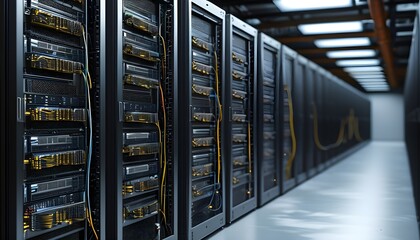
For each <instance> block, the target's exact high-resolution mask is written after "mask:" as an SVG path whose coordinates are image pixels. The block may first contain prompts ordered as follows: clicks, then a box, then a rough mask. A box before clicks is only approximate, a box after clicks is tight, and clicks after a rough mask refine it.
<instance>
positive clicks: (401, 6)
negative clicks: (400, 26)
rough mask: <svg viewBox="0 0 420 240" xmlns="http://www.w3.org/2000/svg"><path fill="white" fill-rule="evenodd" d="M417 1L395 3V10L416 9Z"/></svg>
mask: <svg viewBox="0 0 420 240" xmlns="http://www.w3.org/2000/svg"><path fill="white" fill-rule="evenodd" d="M416 10H417V3H405V4H397V12H405V11H416Z"/></svg>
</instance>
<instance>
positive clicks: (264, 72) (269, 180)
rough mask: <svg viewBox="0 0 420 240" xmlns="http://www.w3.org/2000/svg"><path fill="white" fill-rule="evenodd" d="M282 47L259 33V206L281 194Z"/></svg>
mask: <svg viewBox="0 0 420 240" xmlns="http://www.w3.org/2000/svg"><path fill="white" fill-rule="evenodd" d="M280 59H281V45H280V43H279V42H277V41H276V40H274V39H272V38H271V37H269V36H267V35H265V34H264V33H260V34H259V42H258V79H257V91H258V93H257V95H258V96H257V97H258V109H257V114H258V120H257V124H258V129H257V134H258V138H257V139H258V140H257V142H258V143H257V154H258V157H257V162H258V205H259V206H262V205H264V204H265V203H267V202H268V201H270V200H272V199H274V198H275V197H277V196H278V195H279V194H280V188H281V186H280V185H281V183H282V181H281V176H282V175H281V172H280V169H281V166H280V165H281V164H282V161H281V160H280V159H282V140H283V139H282V135H283V128H282V123H283V118H282V117H283V109H282V108H281V107H280V106H282V104H283V103H282V101H283V93H282V90H281V89H282V88H283V84H282V81H281V75H280V72H281V71H280Z"/></svg>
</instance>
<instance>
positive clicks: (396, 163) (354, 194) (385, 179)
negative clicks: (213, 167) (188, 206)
mask: <svg viewBox="0 0 420 240" xmlns="http://www.w3.org/2000/svg"><path fill="white" fill-rule="evenodd" d="M210 239H212V240H221V239H240V240H247V239H264V240H269V239H284V240H309V239H315V240H330V239H331V240H355V239H357V240H394V239H395V240H416V239H419V233H418V228H417V222H416V217H415V207H414V200H413V194H412V189H411V180H410V175H409V167H408V160H407V152H406V148H405V144H404V143H402V142H370V143H369V144H368V145H367V146H365V147H364V148H362V149H361V150H359V151H358V152H356V153H354V154H352V155H350V156H348V157H347V158H346V159H343V160H342V161H341V162H339V163H338V164H336V165H335V166H333V167H331V168H329V169H328V170H326V171H325V172H324V173H322V174H320V175H318V176H316V177H314V178H312V179H310V180H308V181H307V182H306V183H304V184H302V185H300V186H299V187H297V188H295V189H294V190H292V191H290V192H288V193H286V194H285V195H283V196H281V197H279V198H277V199H275V200H274V201H273V202H271V203H269V204H268V205H266V206H264V207H263V208H261V209H258V210H257V211H254V212H252V213H251V214H249V215H248V216H246V217H244V218H242V219H240V220H238V221H237V222H235V223H233V224H232V225H231V226H229V227H227V228H225V229H223V230H222V231H219V232H218V233H216V234H215V235H213V236H212V237H211V238H210Z"/></svg>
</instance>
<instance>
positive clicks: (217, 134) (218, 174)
mask: <svg viewBox="0 0 420 240" xmlns="http://www.w3.org/2000/svg"><path fill="white" fill-rule="evenodd" d="M217 60H218V58H217V53H216V51H214V62H215V63H214V65H215V68H214V72H215V78H216V97H217V101H218V104H219V118H218V120H217V122H216V143H217V183H219V184H220V175H221V174H220V172H221V169H222V159H221V155H220V154H221V153H220V152H221V149H220V148H221V147H220V136H219V135H220V122H221V121H222V105H221V104H220V98H219V66H218V63H217Z"/></svg>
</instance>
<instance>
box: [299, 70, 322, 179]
mask: <svg viewBox="0 0 420 240" xmlns="http://www.w3.org/2000/svg"><path fill="white" fill-rule="evenodd" d="M318 69H319V67H318V66H317V65H316V64H315V63H313V62H309V63H308V67H307V72H306V74H307V75H306V76H307V77H306V78H305V83H304V85H305V91H304V94H303V95H304V96H305V100H304V102H305V103H304V109H305V110H304V112H305V124H304V129H305V130H304V132H305V136H304V141H305V143H304V146H305V149H306V150H305V151H304V159H306V161H307V162H306V163H307V165H306V166H307V174H308V178H310V177H312V176H314V175H315V174H316V172H317V165H318V162H317V157H316V146H315V144H314V122H313V121H314V114H313V110H312V109H313V107H314V104H315V82H316V78H317V72H318Z"/></svg>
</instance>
